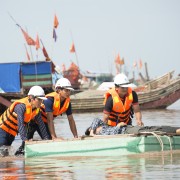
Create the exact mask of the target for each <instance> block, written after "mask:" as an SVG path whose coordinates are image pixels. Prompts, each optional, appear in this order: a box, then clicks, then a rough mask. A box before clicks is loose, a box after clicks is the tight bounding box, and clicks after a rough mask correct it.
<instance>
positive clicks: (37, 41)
mask: <svg viewBox="0 0 180 180" xmlns="http://www.w3.org/2000/svg"><path fill="white" fill-rule="evenodd" d="M39 48H40V44H39V36H38V34H37V36H36V50H38V49H39Z"/></svg>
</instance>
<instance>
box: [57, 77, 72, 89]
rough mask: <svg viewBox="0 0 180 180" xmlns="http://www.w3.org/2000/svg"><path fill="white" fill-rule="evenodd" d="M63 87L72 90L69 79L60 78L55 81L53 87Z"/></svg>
mask: <svg viewBox="0 0 180 180" xmlns="http://www.w3.org/2000/svg"><path fill="white" fill-rule="evenodd" d="M58 87H60V88H64V89H69V90H71V91H73V90H74V89H73V88H72V86H71V83H70V81H69V80H68V79H67V78H61V79H59V80H58V81H57V82H56V85H55V88H58Z"/></svg>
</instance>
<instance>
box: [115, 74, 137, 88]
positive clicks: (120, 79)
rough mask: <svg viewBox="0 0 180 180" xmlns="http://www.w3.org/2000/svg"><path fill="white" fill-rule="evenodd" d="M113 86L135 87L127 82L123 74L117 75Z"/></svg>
mask: <svg viewBox="0 0 180 180" xmlns="http://www.w3.org/2000/svg"><path fill="white" fill-rule="evenodd" d="M114 84H115V85H117V86H120V87H136V85H135V84H132V83H130V82H129V79H128V78H127V76H126V75H125V74H123V73H120V74H117V75H116V76H115V78H114Z"/></svg>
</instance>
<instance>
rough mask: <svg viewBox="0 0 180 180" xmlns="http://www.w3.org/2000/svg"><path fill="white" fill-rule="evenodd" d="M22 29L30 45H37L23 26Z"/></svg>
mask: <svg viewBox="0 0 180 180" xmlns="http://www.w3.org/2000/svg"><path fill="white" fill-rule="evenodd" d="M21 31H22V33H23V35H24V38H25V39H26V42H27V44H28V45H29V46H35V45H36V42H35V41H34V40H33V39H32V38H31V37H30V36H29V35H28V33H27V32H25V31H24V30H23V29H22V28H21Z"/></svg>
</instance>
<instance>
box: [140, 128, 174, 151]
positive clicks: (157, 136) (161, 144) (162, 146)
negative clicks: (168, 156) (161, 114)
mask: <svg viewBox="0 0 180 180" xmlns="http://www.w3.org/2000/svg"><path fill="white" fill-rule="evenodd" d="M147 133H148V134H152V135H154V136H155V137H156V138H157V140H158V141H159V144H160V146H161V151H163V150H164V144H163V141H162V139H161V138H160V135H162V134H163V135H164V132H161V131H154V132H140V134H147ZM157 133H159V134H160V135H158V134H157ZM164 136H165V137H167V138H168V140H169V147H170V150H171V151H172V143H171V138H170V137H169V136H167V135H164Z"/></svg>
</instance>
